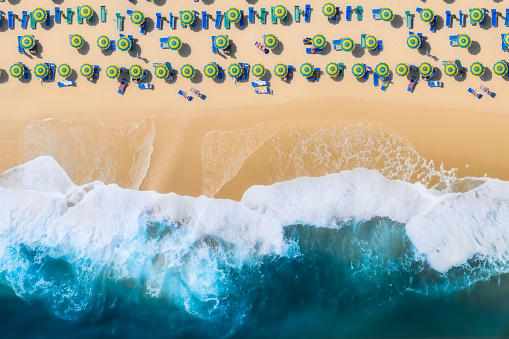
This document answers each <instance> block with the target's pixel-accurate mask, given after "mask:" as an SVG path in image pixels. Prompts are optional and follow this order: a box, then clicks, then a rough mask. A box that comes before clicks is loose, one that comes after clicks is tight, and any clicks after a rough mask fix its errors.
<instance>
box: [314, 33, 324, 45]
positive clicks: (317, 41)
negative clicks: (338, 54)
mask: <svg viewBox="0 0 509 339" xmlns="http://www.w3.org/2000/svg"><path fill="white" fill-rule="evenodd" d="M325 45H327V39H325V37H324V36H323V35H322V34H317V35H315V36H314V37H313V46H315V47H316V48H324V47H325Z"/></svg>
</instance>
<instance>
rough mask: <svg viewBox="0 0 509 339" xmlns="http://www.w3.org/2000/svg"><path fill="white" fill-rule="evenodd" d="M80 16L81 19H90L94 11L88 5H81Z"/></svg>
mask: <svg viewBox="0 0 509 339" xmlns="http://www.w3.org/2000/svg"><path fill="white" fill-rule="evenodd" d="M80 14H81V16H82V17H83V19H90V18H91V17H92V15H94V10H93V9H92V7H90V6H89V5H83V6H81V8H80Z"/></svg>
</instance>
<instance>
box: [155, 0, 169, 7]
mask: <svg viewBox="0 0 509 339" xmlns="http://www.w3.org/2000/svg"><path fill="white" fill-rule="evenodd" d="M152 2H153V3H154V5H156V6H163V5H164V4H166V0H153V1H152Z"/></svg>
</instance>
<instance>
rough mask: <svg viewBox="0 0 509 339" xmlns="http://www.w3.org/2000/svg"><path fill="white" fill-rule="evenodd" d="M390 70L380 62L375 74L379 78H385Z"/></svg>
mask: <svg viewBox="0 0 509 339" xmlns="http://www.w3.org/2000/svg"><path fill="white" fill-rule="evenodd" d="M390 71H391V69H390V68H389V65H387V64H386V63H385V62H381V63H379V64H378V65H376V67H375V73H376V75H378V77H380V78H385V77H386V76H388V75H389V73H390Z"/></svg>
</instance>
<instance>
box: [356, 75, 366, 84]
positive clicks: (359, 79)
mask: <svg viewBox="0 0 509 339" xmlns="http://www.w3.org/2000/svg"><path fill="white" fill-rule="evenodd" d="M356 79H357V81H358V82H360V83H362V84H363V83H366V82H368V80H369V76H367V77H366V78H356Z"/></svg>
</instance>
